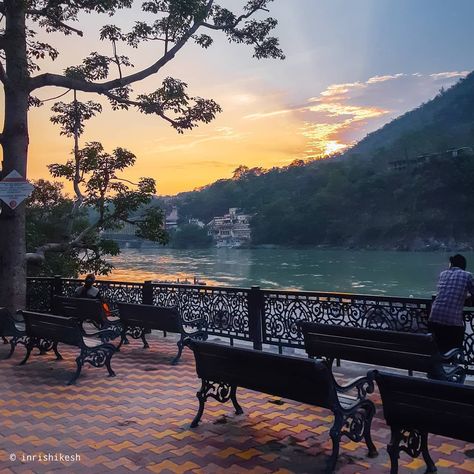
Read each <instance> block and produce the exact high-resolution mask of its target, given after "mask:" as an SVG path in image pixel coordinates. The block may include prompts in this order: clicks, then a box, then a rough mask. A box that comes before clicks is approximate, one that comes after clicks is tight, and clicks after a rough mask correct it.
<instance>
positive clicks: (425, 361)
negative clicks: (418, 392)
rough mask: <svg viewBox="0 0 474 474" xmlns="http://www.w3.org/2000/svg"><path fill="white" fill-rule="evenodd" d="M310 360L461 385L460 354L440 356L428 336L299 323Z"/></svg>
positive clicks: (464, 375)
mask: <svg viewBox="0 0 474 474" xmlns="http://www.w3.org/2000/svg"><path fill="white" fill-rule="evenodd" d="M299 326H300V329H301V332H302V333H303V337H304V345H305V350H306V352H307V354H308V355H309V356H310V357H324V358H326V359H327V360H328V361H329V363H330V364H331V365H332V363H333V361H334V359H342V360H349V361H353V362H362V363H365V364H371V365H377V366H385V367H393V368H398V369H406V370H408V371H409V372H410V375H411V374H412V372H413V371H417V372H423V373H426V374H427V375H428V377H429V378H434V379H438V380H449V381H452V382H460V383H463V382H464V379H465V377H466V371H465V368H464V367H463V366H461V365H460V363H461V362H462V352H461V350H458V349H453V350H452V351H449V352H448V353H447V354H440V353H439V351H438V347H437V345H436V341H435V340H434V337H433V335H432V334H422V333H406V332H397V331H386V330H378V329H363V328H352V327H344V326H335V325H329V324H319V323H312V322H306V321H305V322H300V323H299Z"/></svg>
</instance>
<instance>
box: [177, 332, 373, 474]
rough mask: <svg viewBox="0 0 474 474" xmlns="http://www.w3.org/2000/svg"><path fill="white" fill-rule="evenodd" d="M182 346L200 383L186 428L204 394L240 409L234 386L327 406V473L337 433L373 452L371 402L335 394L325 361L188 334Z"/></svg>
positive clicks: (201, 406) (362, 380) (359, 382)
mask: <svg viewBox="0 0 474 474" xmlns="http://www.w3.org/2000/svg"><path fill="white" fill-rule="evenodd" d="M186 345H188V346H189V347H191V349H192V350H193V351H194V356H195V359H196V372H197V375H198V377H199V378H200V379H201V382H202V385H201V389H200V390H199V392H197V398H198V400H199V409H198V412H197V414H196V416H195V418H194V420H193V422H192V423H191V427H196V426H197V425H198V423H199V421H200V419H201V416H202V414H203V412H204V405H205V402H206V400H207V399H208V398H214V399H215V400H217V401H219V402H221V403H224V402H227V401H228V400H231V401H232V403H233V405H234V408H235V413H236V414H237V415H240V414H241V413H243V411H242V408H241V407H240V405H239V404H238V402H237V395H236V394H237V387H243V388H246V389H249V390H255V391H257V392H262V393H266V394H269V395H273V396H278V397H282V398H288V399H291V400H294V401H297V402H301V403H307V404H308V405H314V406H318V407H322V408H327V409H328V410H331V411H332V413H333V414H334V423H333V426H332V427H331V430H330V436H331V439H332V444H333V447H332V454H331V457H330V459H329V462H328V470H329V471H330V472H332V471H333V470H334V468H335V465H336V462H337V458H338V454H339V443H340V439H341V437H342V436H347V437H349V438H350V439H351V440H352V441H356V442H359V441H361V440H362V439H364V440H365V443H366V444H367V447H368V449H369V456H370V457H374V456H376V455H377V450H376V448H375V446H374V444H373V442H372V439H371V437H370V426H371V422H372V418H373V416H374V413H375V405H374V404H373V403H372V402H371V401H370V400H367V399H362V400H358V399H357V400H355V401H354V398H352V397H351V398H346V397H344V396H341V397H339V396H338V394H337V391H336V387H335V385H334V381H333V377H332V374H331V371H330V369H329V367H328V366H327V364H325V363H323V362H318V361H314V360H310V359H306V358H296V357H289V356H283V355H278V354H270V353H268V352H261V351H255V350H249V349H241V348H236V347H229V346H224V345H221V344H215V343H210V342H201V341H192V340H189V339H187V340H186ZM362 384H363V385H366V384H367V378H365V377H361V378H360V379H357V380H355V381H354V382H353V383H351V384H349V385H348V386H347V390H350V389H352V388H354V387H355V386H358V385H362ZM369 384H370V386H369V387H367V390H368V391H371V390H373V383H372V382H371V381H369Z"/></svg>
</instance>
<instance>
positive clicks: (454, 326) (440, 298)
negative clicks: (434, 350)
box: [428, 254, 474, 353]
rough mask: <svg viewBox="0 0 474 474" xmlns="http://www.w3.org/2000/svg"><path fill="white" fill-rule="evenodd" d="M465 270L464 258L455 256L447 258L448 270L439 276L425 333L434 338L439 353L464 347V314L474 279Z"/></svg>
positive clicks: (472, 293)
mask: <svg viewBox="0 0 474 474" xmlns="http://www.w3.org/2000/svg"><path fill="white" fill-rule="evenodd" d="M466 266H467V262H466V258H465V257H464V256H463V255H460V254H456V255H454V256H452V257H449V268H448V269H447V270H444V271H442V272H441V274H440V276H439V281H438V293H437V295H436V298H435V300H434V301H433V304H432V306H431V313H430V317H429V320H428V329H429V330H430V331H431V332H432V333H433V334H434V336H435V338H436V342H437V344H438V349H439V350H440V352H441V353H446V352H448V351H449V350H450V349H454V348H460V347H462V344H463V339H464V320H463V310H464V306H465V304H466V302H467V298H468V294H470V296H471V297H474V277H473V276H472V274H471V273H469V272H467V271H466Z"/></svg>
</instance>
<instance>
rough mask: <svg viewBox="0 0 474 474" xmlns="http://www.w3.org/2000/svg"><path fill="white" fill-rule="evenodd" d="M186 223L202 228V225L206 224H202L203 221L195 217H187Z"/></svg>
mask: <svg viewBox="0 0 474 474" xmlns="http://www.w3.org/2000/svg"><path fill="white" fill-rule="evenodd" d="M188 224H193V225H197V226H198V227H199V228H200V229H204V227H206V224H204V222H203V221H200V220H199V219H195V218H193V219H189V220H188Z"/></svg>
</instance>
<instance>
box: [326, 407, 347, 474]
mask: <svg viewBox="0 0 474 474" xmlns="http://www.w3.org/2000/svg"><path fill="white" fill-rule="evenodd" d="M343 425H344V417H343V416H342V413H334V424H333V425H332V427H331V430H330V431H329V436H330V437H331V440H332V452H331V457H330V458H329V461H328V464H327V472H328V473H332V472H334V471H335V469H336V463H337V458H338V457H339V444H340V442H341V430H342V427H343Z"/></svg>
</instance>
